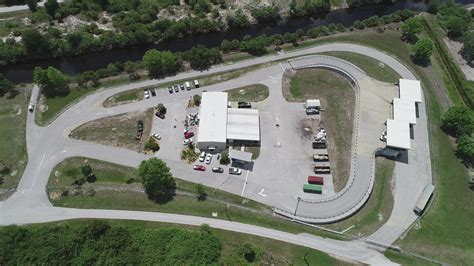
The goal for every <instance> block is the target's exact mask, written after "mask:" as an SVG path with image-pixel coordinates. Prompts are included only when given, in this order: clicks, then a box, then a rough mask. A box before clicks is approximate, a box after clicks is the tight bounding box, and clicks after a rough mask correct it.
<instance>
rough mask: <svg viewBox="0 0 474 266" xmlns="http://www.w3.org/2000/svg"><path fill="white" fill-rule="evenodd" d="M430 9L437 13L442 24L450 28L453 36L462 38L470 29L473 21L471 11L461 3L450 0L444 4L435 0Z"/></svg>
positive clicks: (450, 33) (449, 33)
mask: <svg viewBox="0 0 474 266" xmlns="http://www.w3.org/2000/svg"><path fill="white" fill-rule="evenodd" d="M430 11H431V12H432V13H437V16H438V18H439V20H440V24H441V25H442V26H444V27H445V28H446V29H447V30H448V36H449V37H451V38H460V37H462V36H463V34H464V33H466V32H467V31H468V29H469V23H470V22H471V21H472V15H471V13H470V12H469V11H468V10H467V9H466V8H464V7H463V6H462V5H460V4H456V3H454V2H453V1H448V2H446V3H444V4H439V2H436V1H434V3H433V4H432V5H431V9H430Z"/></svg>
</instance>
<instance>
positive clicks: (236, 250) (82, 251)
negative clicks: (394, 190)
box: [0, 219, 350, 265]
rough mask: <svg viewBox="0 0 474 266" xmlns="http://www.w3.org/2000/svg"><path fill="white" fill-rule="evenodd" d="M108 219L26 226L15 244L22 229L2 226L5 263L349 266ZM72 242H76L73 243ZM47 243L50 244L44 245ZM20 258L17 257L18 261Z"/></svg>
mask: <svg viewBox="0 0 474 266" xmlns="http://www.w3.org/2000/svg"><path fill="white" fill-rule="evenodd" d="M93 221H94V222H95V223H93ZM103 221H104V222H106V223H107V224H106V225H105V226H109V227H108V228H107V227H104V226H103V225H104V224H103V223H100V221H98V220H82V219H81V220H71V221H63V222H54V223H46V224H40V225H28V226H24V227H23V228H24V229H25V230H28V233H26V234H24V235H22V236H19V237H17V238H16V239H15V241H14V242H13V241H12V239H11V238H9V237H7V235H8V233H7V231H9V232H12V231H14V230H17V228H6V227H5V228H0V235H3V234H5V237H2V240H3V241H0V242H3V243H4V245H3V246H2V247H1V248H0V249H5V250H8V251H9V252H8V253H7V254H6V256H5V257H4V258H3V259H4V260H7V261H10V262H11V260H12V259H13V260H15V261H16V262H17V263H20V264H22V263H27V262H31V260H35V261H36V262H37V263H38V262H39V263H40V264H41V263H44V262H45V261H47V262H51V261H48V260H51V259H53V260H55V261H62V262H66V261H71V260H74V261H75V262H83V263H84V262H85V261H89V262H92V261H96V262H97V261H104V260H105V261H108V262H110V261H111V260H112V258H111V257H113V259H114V260H116V261H120V262H122V263H123V262H124V261H130V260H134V258H133V256H138V258H135V259H136V262H138V261H139V262H141V263H145V262H153V263H156V261H162V262H166V264H168V263H169V264H174V263H176V264H188V263H192V262H194V263H197V262H201V263H204V262H206V264H219V265H247V264H250V265H253V264H255V265H259V264H260V265H261V264H269V265H289V264H290V265H308V264H309V265H349V264H350V263H348V262H346V261H343V260H339V259H336V258H334V257H331V256H329V255H328V254H325V253H323V252H320V251H318V250H314V249H310V248H306V247H302V246H297V245H293V244H289V243H285V242H280V241H276V240H272V239H267V238H263V237H258V236H253V235H246V234H241V233H236V232H231V231H225V230H220V229H212V228H211V229H210V233H206V232H205V231H203V230H202V229H201V228H200V227H195V226H186V225H176V224H168V223H155V222H143V221H125V220H103ZM17 232H18V230H17ZM78 232H80V233H78ZM71 239H74V240H76V242H72V241H68V240H71ZM45 241H47V242H48V243H49V244H48V245H47V246H41V245H42V244H43V243H44V242H45ZM110 243H114V244H110ZM119 243H120V244H119ZM245 243H250V244H251V247H252V250H253V251H254V252H255V254H254V255H255V256H254V257H253V256H249V257H247V259H246V258H245V257H244V253H243V246H244V244H245ZM29 249H32V250H29ZM51 249H54V250H51ZM65 249H67V253H65V254H63V253H62V250H65ZM164 250H166V251H164ZM101 251H102V252H101ZM89 252H90V253H89ZM94 253H98V254H94ZM15 255H16V256H18V258H16V259H15V257H14V256H15ZM249 260H250V261H251V262H250V263H249ZM172 262H174V263H172Z"/></svg>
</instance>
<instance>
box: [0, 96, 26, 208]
mask: <svg viewBox="0 0 474 266" xmlns="http://www.w3.org/2000/svg"><path fill="white" fill-rule="evenodd" d="M16 89H17V90H16V92H15V93H14V94H10V93H8V94H6V95H3V96H2V97H0V136H1V138H0V163H2V164H5V165H6V166H7V167H8V168H9V169H10V171H9V172H8V173H5V175H4V176H3V179H2V180H3V183H1V182H0V199H2V198H3V197H4V196H6V194H4V193H5V192H7V190H9V189H12V188H16V186H17V185H18V182H19V180H20V177H21V176H22V174H23V171H24V169H25V166H26V164H27V161H28V156H27V153H26V143H25V137H26V115H27V113H28V101H29V97H30V93H31V87H17V88H16Z"/></svg>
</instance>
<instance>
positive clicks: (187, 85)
mask: <svg viewBox="0 0 474 266" xmlns="http://www.w3.org/2000/svg"><path fill="white" fill-rule="evenodd" d="M193 85H194V88H199V81H198V80H197V79H195V80H194V81H193ZM180 89H181V90H182V91H184V90H185V89H186V90H188V91H189V90H191V82H189V81H186V82H185V83H181V84H176V85H174V86H169V87H168V92H169V93H173V92H176V93H178V92H179V90H180Z"/></svg>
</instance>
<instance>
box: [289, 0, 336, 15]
mask: <svg viewBox="0 0 474 266" xmlns="http://www.w3.org/2000/svg"><path fill="white" fill-rule="evenodd" d="M330 10H331V3H330V1H329V0H305V1H296V0H291V3H290V15H291V16H292V17H304V16H314V15H317V14H321V13H326V12H329V11H330Z"/></svg>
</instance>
